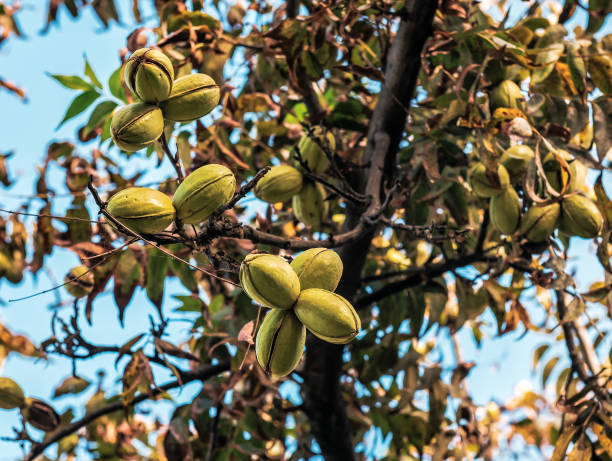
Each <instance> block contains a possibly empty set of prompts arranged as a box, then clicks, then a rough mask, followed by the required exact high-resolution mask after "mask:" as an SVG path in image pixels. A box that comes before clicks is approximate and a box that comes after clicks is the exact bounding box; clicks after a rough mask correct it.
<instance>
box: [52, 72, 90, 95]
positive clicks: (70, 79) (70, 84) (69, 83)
mask: <svg viewBox="0 0 612 461" xmlns="http://www.w3.org/2000/svg"><path fill="white" fill-rule="evenodd" d="M48 75H49V76H50V77H51V78H54V79H55V80H57V81H58V82H59V83H60V84H61V85H63V86H65V87H66V88H70V89H71V90H84V91H89V90H93V89H94V87H93V86H92V85H91V84H90V83H87V82H86V81H85V80H83V79H82V78H81V77H79V76H78V75H59V74H48Z"/></svg>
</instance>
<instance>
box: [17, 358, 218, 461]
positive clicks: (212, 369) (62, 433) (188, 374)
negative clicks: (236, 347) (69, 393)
mask: <svg viewBox="0 0 612 461" xmlns="http://www.w3.org/2000/svg"><path fill="white" fill-rule="evenodd" d="M228 370H229V364H227V363H221V364H218V365H204V366H201V367H199V368H196V369H195V370H192V371H184V372H182V373H181V379H180V380H176V381H171V382H169V383H166V384H163V385H162V386H159V387H157V388H156V389H153V390H152V391H151V392H150V393H149V394H139V395H137V396H136V397H135V398H134V399H133V400H132V401H131V402H130V403H129V404H127V405H125V404H124V403H123V401H122V400H117V401H115V402H112V403H109V404H108V405H105V406H103V407H102V408H99V409H97V410H95V411H92V412H91V413H89V414H87V415H85V416H84V417H83V418H81V419H79V420H78V421H75V422H73V423H71V424H68V425H67V426H65V427H62V428H61V429H60V430H58V431H57V432H55V433H53V434H51V435H49V436H48V437H47V438H46V439H45V440H43V441H42V442H40V443H38V444H35V445H34V446H33V447H32V449H31V450H30V453H28V455H27V456H26V457H25V458H24V461H32V460H34V459H35V458H36V457H37V456H38V455H40V454H41V453H43V452H44V451H45V450H46V449H47V448H48V447H49V446H51V445H53V444H54V443H56V442H59V441H60V440H61V439H63V438H64V437H66V436H68V435H70V434H72V433H74V432H76V431H78V430H79V429H80V428H82V427H84V426H86V425H88V424H89V423H91V422H92V421H95V420H96V419H98V418H100V417H101V416H104V415H108V414H109V413H114V412H115V411H118V410H122V409H125V408H129V407H131V406H134V405H136V404H138V403H140V402H143V401H145V400H149V399H152V398H154V397H157V396H158V395H160V394H162V393H163V392H166V391H168V390H170V389H175V388H177V387H181V386H183V385H184V384H187V383H189V382H192V381H197V380H199V381H204V380H206V379H209V378H212V377H213V376H217V375H218V374H220V373H223V372H225V371H228Z"/></svg>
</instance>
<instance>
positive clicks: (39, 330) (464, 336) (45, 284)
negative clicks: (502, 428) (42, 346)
mask: <svg viewBox="0 0 612 461" xmlns="http://www.w3.org/2000/svg"><path fill="white" fill-rule="evenodd" d="M142 3H145V4H147V3H148V2H142ZM124 4H125V3H124ZM45 5H46V2H33V1H30V2H27V3H26V2H24V11H23V12H22V13H21V14H20V16H19V20H20V23H21V26H22V28H23V30H24V31H26V32H27V34H28V38H27V39H26V40H23V41H22V40H15V39H11V40H9V41H8V43H7V44H6V45H5V46H4V47H3V48H1V49H0V68H1V69H3V71H2V73H3V77H4V78H7V77H8V78H12V79H14V80H15V81H16V82H17V83H18V84H19V85H21V86H23V87H25V89H26V90H27V93H28V100H29V101H28V103H25V104H24V103H22V102H21V101H20V100H18V99H17V98H15V97H14V96H13V95H10V94H8V93H7V92H5V91H0V108H1V109H2V114H3V117H2V118H3V120H2V125H1V133H0V152H1V153H6V152H7V151H14V152H15V155H14V156H13V158H12V159H11V160H10V163H9V167H10V171H11V172H12V175H13V177H14V178H16V179H17V182H16V184H15V185H14V186H13V187H12V188H10V189H8V190H5V189H0V208H8V209H13V208H16V207H17V206H18V205H19V204H20V203H21V202H22V200H23V199H22V198H20V197H17V196H20V195H30V194H32V193H33V188H34V182H35V179H36V170H35V167H36V165H38V164H40V163H41V162H42V160H43V158H44V157H45V153H46V149H47V144H48V142H49V140H51V139H65V140H74V139H75V137H76V129H77V127H78V126H79V123H76V122H68V123H66V124H65V125H64V126H63V127H62V128H60V129H59V130H57V131H55V128H56V126H57V124H58V122H59V121H60V120H61V118H62V116H63V114H64V112H65V110H66V107H67V105H68V104H69V102H70V101H71V99H72V98H73V97H74V93H73V92H72V91H70V90H66V89H64V88H62V87H60V86H59V85H58V84H57V83H56V82H55V81H53V80H52V79H51V78H49V77H48V76H47V75H46V73H60V74H80V73H82V70H83V56H84V55H87V57H88V58H89V60H90V62H91V63H92V65H93V67H94V70H95V71H96V73H97V74H98V77H99V78H100V79H101V80H102V81H106V80H107V79H108V77H109V76H110V74H111V73H112V72H113V71H114V70H115V69H116V67H117V66H118V64H119V58H118V55H117V51H118V50H119V49H120V48H121V47H123V46H124V44H125V39H126V37H127V35H128V34H129V32H130V31H131V30H132V29H133V26H134V25H133V24H130V23H129V18H130V15H129V14H128V13H129V12H128V11H127V10H124V11H123V13H125V14H123V15H122V18H124V20H125V21H126V24H124V25H121V26H117V25H115V24H113V26H112V27H111V28H110V29H109V30H103V28H102V26H101V24H100V23H99V21H98V20H97V19H96V18H95V17H94V16H93V15H92V14H91V12H90V10H89V9H87V10H85V12H84V17H83V18H81V19H79V20H77V21H74V20H72V19H71V18H69V17H68V16H67V15H66V14H65V13H64V11H63V10H62V12H61V13H60V24H61V27H59V28H58V27H52V28H51V30H50V31H49V32H48V33H47V34H46V35H43V36H41V35H39V34H38V31H39V30H41V29H42V27H43V25H44V22H43V21H44V14H45V13H44V11H43V9H44V7H45ZM518 11H519V10H517V12H518ZM145 13H146V12H145ZM517 14H518V13H517ZM145 16H146V14H145ZM80 120H81V122H82V121H83V119H82V118H81V119H80ZM91 148H92V146H91V145H87V146H85V147H83V146H80V147H79V150H81V151H82V152H84V153H87V152H88V151H89V150H90V149H91ZM117 158H119V157H117ZM122 163H123V164H124V165H125V167H126V168H128V169H130V168H136V167H143V166H144V167H148V168H150V171H151V174H150V175H149V176H148V177H146V178H143V182H146V181H149V180H155V179H157V178H159V177H163V176H164V175H166V174H168V172H169V171H170V170H169V169H168V168H169V166H168V165H167V164H166V163H164V164H163V165H162V167H161V169H158V170H155V163H154V162H153V161H152V160H149V159H146V158H144V157H143V156H141V155H138V156H133V157H131V158H130V160H129V162H125V161H123V162H122ZM53 174H54V177H55V181H53V180H50V183H52V184H53V183H58V182H61V178H60V177H59V176H58V175H59V171H58V170H55V171H54V173H53ZM67 203H68V201H67V199H65V198H58V199H57V200H55V201H54V203H53V209H54V210H62V209H63V208H64V207H65V206H66V205H67ZM89 205H90V206H91V208H90V209H91V210H92V211H93V210H94V208H93V206H92V205H93V204H92V203H91V201H90V202H89ZM38 206H40V202H39V203H37V204H36V206H35V207H34V209H36V208H37V207H38ZM572 247H573V248H572V253H573V255H574V256H575V257H576V261H575V267H576V268H577V269H578V270H579V280H580V282H581V287H580V288H582V289H586V288H587V287H588V285H589V284H590V283H591V282H592V281H595V280H597V279H598V277H601V269H600V267H599V264H598V263H597V262H596V261H595V258H594V255H593V249H592V248H591V247H590V246H589V243H588V242H586V241H581V240H576V241H574V242H573V243H572ZM77 263H78V261H77V258H76V256H74V255H72V254H70V253H68V252H66V251H56V252H55V253H54V254H53V255H52V257H51V258H50V259H48V260H47V267H48V270H49V273H50V274H52V277H53V278H54V279H55V280H61V279H62V278H63V276H64V274H65V273H66V272H67V271H68V270H69V268H70V267H72V266H73V265H75V264H77ZM53 285H54V282H53V280H52V279H51V278H50V277H49V276H48V275H47V274H45V273H44V272H43V271H41V272H40V274H39V276H38V278H37V279H36V280H34V279H33V278H32V277H31V276H29V275H28V276H27V277H26V278H25V280H24V282H22V283H21V284H19V285H17V286H14V285H10V284H8V283H6V282H5V281H2V282H0V301H3V302H4V303H3V304H2V305H0V320H1V321H2V323H5V324H6V325H7V326H9V328H10V329H11V330H13V331H16V332H19V333H25V334H27V335H29V336H30V337H31V338H35V339H37V340H40V339H41V338H46V337H48V335H49V322H50V317H51V312H50V310H49V309H48V307H47V306H48V305H49V304H51V303H53V302H54V300H55V294H53V293H51V294H47V295H42V296H39V297H36V298H33V299H30V300H26V301H22V302H18V303H6V301H7V300H8V299H10V298H17V297H21V296H26V295H29V294H32V293H34V292H36V291H38V290H42V289H46V288H49V287H50V286H53ZM60 294H61V296H62V297H63V299H64V300H68V299H69V296H68V295H67V294H66V292H65V291H64V290H60ZM166 294H167V296H166V302H165V305H164V309H165V311H166V312H167V313H171V311H172V309H173V308H175V307H177V306H178V305H179V303H178V302H177V301H176V300H175V299H173V298H172V297H171V296H169V294H185V290H184V289H181V288H180V287H179V286H178V285H177V284H175V283H172V282H167V285H166ZM531 312H532V315H534V317H535V318H537V317H538V315H541V314H538V308H537V307H532V308H531ZM149 314H152V315H154V314H155V309H154V307H153V305H152V304H151V303H150V302H149V301H148V300H147V299H146V298H145V297H144V296H143V295H142V294H138V295H137V296H136V297H135V299H133V300H132V302H131V304H130V305H129V307H128V309H127V313H126V319H125V327H124V328H121V326H120V325H119V323H118V321H117V318H116V317H117V315H116V306H115V304H114V301H113V299H112V296H111V295H110V294H105V295H103V296H102V297H100V298H99V299H98V301H97V303H96V304H95V308H94V314H93V322H94V325H95V327H94V328H88V327H86V326H85V325H83V327H84V332H85V334H86V335H88V336H87V337H89V338H91V340H92V341H93V342H98V343H101V344H118V343H122V342H125V341H127V340H128V339H130V338H131V337H133V336H134V335H135V334H138V333H140V332H142V331H143V330H144V329H145V328H146V325H148V315H149ZM170 316H171V317H173V318H176V319H179V316H178V315H176V314H170ZM181 316H182V317H184V314H181ZM487 321H488V322H490V323H491V325H493V323H494V322H493V319H492V317H489V318H488V319H487ZM188 328H189V323H188V322H182V321H180V319H179V321H176V322H173V323H172V326H171V331H172V334H173V337H175V338H184V337H185V336H186V334H187V329H188ZM488 331H489V333H490V335H492V334H493V330H492V329H489V330H488ZM440 337H441V344H443V345H442V349H443V350H444V354H443V357H444V358H443V365H444V366H445V367H452V366H453V364H454V355H453V353H452V351H451V350H450V348H449V347H447V346H446V345H448V340H447V338H446V335H445V333H443V334H441V336H440ZM460 337H461V346H462V349H463V356H464V359H465V360H468V361H475V362H477V363H478V365H479V366H478V367H476V368H475V369H474V370H473V371H472V373H471V375H470V389H471V390H472V392H473V394H474V395H475V396H476V400H477V403H485V402H486V401H488V400H489V399H496V400H499V401H503V400H505V399H506V398H507V397H509V396H510V395H512V392H513V388H514V386H515V384H516V383H517V381H519V380H533V381H534V387H535V388H538V387H539V384H538V382H537V381H536V380H535V379H534V378H535V377H534V375H533V374H532V372H531V369H530V366H531V355H532V351H533V349H534V348H535V347H536V346H537V345H539V344H541V343H542V341H543V340H544V338H543V337H538V336H537V335H528V336H526V337H524V338H521V339H519V333H513V334H508V335H506V336H504V337H502V338H498V339H497V338H496V339H491V340H487V342H486V344H487V346H486V347H484V348H483V349H478V348H477V347H476V345H475V343H474V341H473V340H472V338H471V335H470V334H469V332H467V331H463V332H462V333H461V335H460ZM113 359H114V357H110V356H109V357H100V358H96V359H94V360H91V361H88V362H84V363H81V364H79V368H78V370H79V373H80V374H81V375H82V376H84V377H86V378H88V379H90V380H95V375H96V371H97V370H98V369H100V368H106V369H108V370H110V371H111V375H109V376H108V377H107V378H106V380H105V385H106V386H110V385H115V386H116V385H117V383H114V382H113V381H111V379H112V377H114V375H113V374H112V372H113V371H112V362H113ZM124 364H125V362H122V363H121V364H120V365H119V369H122V367H123V366H124ZM1 374H3V375H7V376H10V377H12V378H13V379H15V380H16V381H17V382H18V383H19V384H20V385H21V386H22V387H23V388H24V390H25V392H26V394H28V395H30V396H36V397H40V398H43V399H47V400H49V399H50V397H51V394H52V390H53V388H54V387H55V385H57V384H58V383H59V382H60V381H61V380H62V379H64V378H65V377H67V376H69V374H70V363H69V362H68V361H67V360H62V359H58V358H52V359H51V360H49V361H48V362H47V363H46V364H45V363H40V362H35V361H33V360H29V359H23V358H20V357H17V356H14V355H13V356H11V357H10V358H9V359H8V360H7V362H6V364H5V366H4V369H3V370H2V372H1ZM158 378H159V380H160V381H165V380H166V379H167V378H168V377H167V374H159V375H158ZM197 391H198V386H197V385H191V386H187V388H186V389H184V390H183V391H182V392H181V393H180V394H178V393H175V394H174V395H175V396H177V398H179V399H188V398H190V397H191V396H192V395H193V394H194V393H195V392H197ZM91 392H92V389H90V390H89V391H88V392H87V393H86V395H90V394H91ZM68 400H70V398H68V399H66V400H62V399H60V400H58V401H55V402H54V405H55V406H56V407H57V408H58V409H59V410H63V409H65V408H66V406H67V405H68ZM147 406H148V404H145V405H143V407H144V408H147ZM155 406H156V407H161V408H159V409H157V410H156V413H157V414H159V415H161V416H162V417H165V415H167V414H168V413H169V411H170V409H171V408H172V405H171V404H169V403H162V404H161V405H160V404H159V403H156V404H155ZM149 408H150V406H149ZM17 420H18V419H17V417H16V412H7V411H3V412H1V413H0V435H8V434H10V428H11V427H12V425H13V424H15V423H16V422H17ZM374 445H378V443H374V442H373V443H372V446H374ZM20 453H21V452H20V450H19V448H18V446H17V445H16V444H12V443H6V442H1V441H0V461H5V460H13V459H15V458H17V457H18V456H19V455H20Z"/></svg>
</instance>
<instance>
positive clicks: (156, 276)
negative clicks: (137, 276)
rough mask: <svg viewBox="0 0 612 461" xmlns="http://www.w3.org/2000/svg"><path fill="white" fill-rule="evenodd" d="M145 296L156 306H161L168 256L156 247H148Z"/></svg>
mask: <svg viewBox="0 0 612 461" xmlns="http://www.w3.org/2000/svg"><path fill="white" fill-rule="evenodd" d="M148 253H149V259H148V261H147V286H146V291H147V296H148V298H149V299H150V300H151V302H152V303H153V304H155V305H156V306H157V308H161V304H162V299H163V297H164V281H165V280H166V275H167V273H168V263H169V258H168V256H166V255H165V254H163V253H162V252H161V251H159V250H158V249H157V248H152V247H149V248H148Z"/></svg>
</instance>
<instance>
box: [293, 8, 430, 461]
mask: <svg viewBox="0 0 612 461" xmlns="http://www.w3.org/2000/svg"><path fill="white" fill-rule="evenodd" d="M437 3H438V2H437V1H429V2H422V1H418V0H408V1H407V2H406V3H405V4H404V9H403V10H402V16H401V18H402V19H401V22H400V25H399V29H398V32H397V34H396V36H395V39H394V41H393V45H392V47H391V51H390V56H389V60H388V65H387V68H386V71H385V81H384V83H383V87H382V90H381V92H380V94H379V97H378V101H377V103H376V107H375V109H374V113H373V116H372V119H371V121H370V125H369V129H368V143H367V145H366V148H365V151H364V157H363V161H364V163H365V164H369V169H368V171H367V173H365V172H364V171H359V172H358V173H357V174H356V175H355V176H354V177H353V178H351V186H352V187H353V189H355V190H356V191H357V192H359V193H363V192H365V193H366V195H369V196H370V203H369V206H368V207H367V210H366V209H364V206H363V205H359V204H355V203H352V202H347V212H346V219H345V221H344V224H343V227H342V232H343V233H345V234H346V233H351V232H353V231H355V230H357V229H359V228H360V227H364V220H363V218H364V216H375V214H379V213H380V214H381V213H382V210H380V207H381V206H382V204H383V203H384V199H381V197H383V192H384V191H383V189H384V187H385V180H386V181H387V184H391V183H392V182H393V179H394V178H395V173H396V168H395V165H396V160H397V152H398V149H399V143H400V141H401V139H402V136H403V132H404V128H405V125H406V119H407V111H406V110H405V109H406V108H407V107H409V105H410V100H411V98H412V95H413V94H414V91H415V88H416V82H417V76H418V73H419V69H420V55H421V50H422V48H423V45H424V44H425V41H426V40H427V38H428V37H429V35H430V34H431V29H432V22H433V17H434V14H435V11H436V9H437ZM304 102H305V103H306V105H307V106H308V102H309V101H308V100H307V99H306V98H305V101H304ZM309 111H310V107H309ZM311 115H312V113H311ZM364 173H365V174H364ZM379 223H380V222H379V221H377V222H376V224H374V225H370V226H366V227H365V228H364V229H363V231H360V232H358V233H357V235H356V238H355V240H354V241H352V242H350V243H347V244H346V245H345V246H343V247H341V248H340V250H339V254H340V257H341V259H342V261H343V264H344V268H345V270H344V273H343V274H342V279H341V280H340V284H339V286H338V289H337V292H338V293H339V294H340V295H342V296H344V297H345V298H347V299H349V300H352V299H353V298H354V296H355V293H356V292H357V290H358V289H359V287H360V285H361V272H362V269H363V266H364V264H365V261H366V257H367V253H368V249H369V247H370V242H371V240H372V237H373V236H374V234H375V232H376V229H377V228H378V225H379ZM306 350H307V353H306V366H305V368H304V385H303V386H302V393H303V400H304V411H305V413H306V415H307V416H308V418H309V420H310V423H311V428H312V432H313V434H314V436H315V438H316V440H317V443H318V444H319V446H320V447H321V452H322V454H323V457H324V458H325V459H326V460H328V461H336V460H338V461H350V460H352V459H355V453H354V448H353V440H352V436H351V432H350V430H349V425H348V419H347V416H346V409H345V403H344V400H343V397H342V393H341V388H340V375H341V373H342V365H343V359H342V351H343V347H342V346H339V345H335V344H329V343H326V342H324V341H321V340H320V339H318V338H316V337H314V336H313V335H310V334H309V336H308V339H307V348H306Z"/></svg>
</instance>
